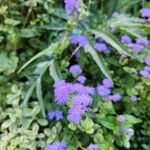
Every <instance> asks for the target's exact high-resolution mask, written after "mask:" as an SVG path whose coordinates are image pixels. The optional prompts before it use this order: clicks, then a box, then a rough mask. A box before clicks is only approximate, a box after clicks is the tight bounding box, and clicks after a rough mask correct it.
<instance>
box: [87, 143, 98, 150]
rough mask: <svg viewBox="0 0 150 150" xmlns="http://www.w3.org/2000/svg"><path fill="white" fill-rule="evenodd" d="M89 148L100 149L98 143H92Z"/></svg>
mask: <svg viewBox="0 0 150 150" xmlns="http://www.w3.org/2000/svg"><path fill="white" fill-rule="evenodd" d="M88 150H100V149H99V147H98V145H97V144H90V145H89V147H88Z"/></svg>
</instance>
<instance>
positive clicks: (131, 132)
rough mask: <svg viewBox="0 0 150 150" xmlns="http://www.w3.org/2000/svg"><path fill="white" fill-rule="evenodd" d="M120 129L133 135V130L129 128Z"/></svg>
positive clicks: (128, 134) (129, 135)
mask: <svg viewBox="0 0 150 150" xmlns="http://www.w3.org/2000/svg"><path fill="white" fill-rule="evenodd" d="M122 131H123V132H124V133H125V134H126V135H127V136H128V137H129V138H131V137H132V136H133V135H134V130H133V129H131V128H122Z"/></svg>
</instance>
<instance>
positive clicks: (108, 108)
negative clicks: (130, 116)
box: [99, 101, 115, 114]
mask: <svg viewBox="0 0 150 150" xmlns="http://www.w3.org/2000/svg"><path fill="white" fill-rule="evenodd" d="M99 107H100V112H101V113H103V114H115V110H114V106H113V104H112V101H99Z"/></svg>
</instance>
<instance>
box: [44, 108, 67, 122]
mask: <svg viewBox="0 0 150 150" xmlns="http://www.w3.org/2000/svg"><path fill="white" fill-rule="evenodd" d="M47 117H48V119H49V120H53V119H55V120H57V121H58V120H62V119H63V118H64V117H63V112H62V111H60V110H55V111H49V112H48V114H47Z"/></svg>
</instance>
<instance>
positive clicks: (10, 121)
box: [1, 119, 14, 129]
mask: <svg viewBox="0 0 150 150" xmlns="http://www.w3.org/2000/svg"><path fill="white" fill-rule="evenodd" d="M13 123H14V121H13V120H10V119H9V120H6V121H5V122H4V123H3V124H2V125H1V128H2V129H6V128H9V127H10V126H11V125H12V124H13Z"/></svg>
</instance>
